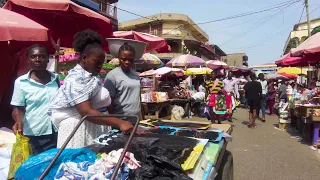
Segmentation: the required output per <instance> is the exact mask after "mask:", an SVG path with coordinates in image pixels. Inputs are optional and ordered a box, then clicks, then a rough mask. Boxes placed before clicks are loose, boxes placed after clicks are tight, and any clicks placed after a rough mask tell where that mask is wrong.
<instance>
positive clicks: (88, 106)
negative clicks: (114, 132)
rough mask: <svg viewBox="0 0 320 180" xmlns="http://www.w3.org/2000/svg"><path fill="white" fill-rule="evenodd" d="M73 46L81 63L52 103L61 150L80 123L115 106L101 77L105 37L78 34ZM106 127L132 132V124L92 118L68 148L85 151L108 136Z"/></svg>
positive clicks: (119, 120)
mask: <svg viewBox="0 0 320 180" xmlns="http://www.w3.org/2000/svg"><path fill="white" fill-rule="evenodd" d="M73 39H74V40H73V47H74V49H75V50H76V51H77V52H78V53H79V54H80V62H79V64H77V65H76V66H75V67H74V68H73V69H71V70H70V71H69V73H68V75H67V76H66V78H65V79H64V84H63V85H62V86H61V87H60V88H59V90H58V91H57V93H56V95H55V97H54V99H53V101H52V102H51V106H50V109H51V114H52V121H53V122H54V124H55V125H56V127H57V128H58V145H57V146H58V147H61V146H62V145H63V144H64V143H65V141H66V140H67V138H68V137H69V136H70V134H71V132H72V130H73V129H74V128H75V127H76V126H77V125H78V123H79V121H80V120H81V119H82V118H83V117H85V116H88V115H101V114H103V112H104V111H105V109H106V107H107V106H109V105H110V104H111V98H110V95H109V91H108V90H107V89H106V88H104V87H103V86H102V84H101V81H100V80H99V78H98V77H97V75H98V74H99V72H100V71H101V69H102V64H103V63H104V60H105V52H104V51H103V49H102V46H101V45H102V37H101V36H100V35H99V34H97V33H96V32H94V31H92V30H85V31H82V32H78V33H77V34H76V35H75V36H74V38H73ZM105 125H108V126H113V127H118V128H119V129H120V130H121V131H123V132H126V133H128V132H130V131H131V130H132V128H133V126H132V124H130V123H129V122H127V121H124V120H121V119H118V118H113V117H99V118H88V119H86V120H85V121H84V122H83V123H82V124H81V126H80V127H79V128H78V130H77V131H76V133H75V134H74V136H73V137H72V139H71V141H70V142H69V143H68V145H67V148H82V147H85V146H88V145H91V144H93V143H94V142H93V140H94V139H95V138H97V137H98V136H100V135H101V134H103V133H105V132H106V131H107V130H108V129H107V127H106V126H105Z"/></svg>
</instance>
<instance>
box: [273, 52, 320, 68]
mask: <svg viewBox="0 0 320 180" xmlns="http://www.w3.org/2000/svg"><path fill="white" fill-rule="evenodd" d="M319 61H320V56H317V55H316V54H310V55H308V56H303V57H293V56H291V54H290V53H288V54H286V55H284V56H282V57H281V58H280V59H279V60H277V61H276V62H275V64H276V65H277V66H278V67H286V66H292V67H303V66H308V65H314V64H316V63H317V62H319Z"/></svg>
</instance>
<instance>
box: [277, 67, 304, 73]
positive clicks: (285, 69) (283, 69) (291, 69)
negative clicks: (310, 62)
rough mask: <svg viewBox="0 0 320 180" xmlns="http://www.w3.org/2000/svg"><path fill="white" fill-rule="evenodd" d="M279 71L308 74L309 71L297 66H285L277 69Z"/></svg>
mask: <svg viewBox="0 0 320 180" xmlns="http://www.w3.org/2000/svg"><path fill="white" fill-rule="evenodd" d="M277 73H278V74H279V73H286V74H290V75H307V73H306V72H305V71H304V70H302V69H301V68H296V67H284V68H281V69H279V70H278V71H277Z"/></svg>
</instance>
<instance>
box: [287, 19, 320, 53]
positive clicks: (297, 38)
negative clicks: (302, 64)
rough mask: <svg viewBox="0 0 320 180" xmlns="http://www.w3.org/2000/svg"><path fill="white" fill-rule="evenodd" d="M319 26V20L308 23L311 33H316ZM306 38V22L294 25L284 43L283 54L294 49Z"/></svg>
mask: <svg viewBox="0 0 320 180" xmlns="http://www.w3.org/2000/svg"><path fill="white" fill-rule="evenodd" d="M319 26H320V18H317V19H313V20H311V21H310V27H311V31H312V33H316V32H318V31H317V28H319ZM307 37H308V24H307V22H303V23H299V24H296V25H294V27H293V30H292V31H291V32H290V34H289V37H288V39H287V41H286V43H285V46H284V49H283V54H287V53H289V52H290V50H291V49H292V48H296V47H298V46H299V44H301V43H302V42H303V41H305V40H306V39H307Z"/></svg>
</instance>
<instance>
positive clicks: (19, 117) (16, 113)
mask: <svg viewBox="0 0 320 180" xmlns="http://www.w3.org/2000/svg"><path fill="white" fill-rule="evenodd" d="M24 115H25V107H19V106H14V107H13V110H12V118H13V119H14V121H15V123H14V125H13V127H12V130H13V132H14V133H15V134H16V133H17V132H19V133H21V134H23V119H24Z"/></svg>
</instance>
